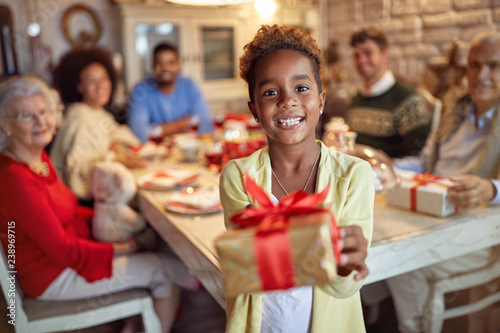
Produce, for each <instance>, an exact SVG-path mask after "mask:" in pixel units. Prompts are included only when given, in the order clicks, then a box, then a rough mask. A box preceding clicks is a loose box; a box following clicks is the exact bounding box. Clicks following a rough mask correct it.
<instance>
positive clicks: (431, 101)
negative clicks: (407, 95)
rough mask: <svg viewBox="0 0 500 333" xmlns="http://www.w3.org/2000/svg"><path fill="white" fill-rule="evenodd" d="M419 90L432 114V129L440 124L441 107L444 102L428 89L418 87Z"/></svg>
mask: <svg viewBox="0 0 500 333" xmlns="http://www.w3.org/2000/svg"><path fill="white" fill-rule="evenodd" d="M417 92H418V93H419V94H420V95H421V96H422V97H423V98H424V99H425V101H426V103H427V107H428V108H429V111H430V115H431V131H432V130H433V129H434V128H436V127H437V126H438V125H439V120H440V119H441V109H442V108H443V103H442V102H441V100H440V99H439V98H436V97H434V96H433V95H432V94H431V93H430V92H429V91H428V90H426V89H424V88H418V89H417Z"/></svg>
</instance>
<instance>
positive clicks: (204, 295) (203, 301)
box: [0, 290, 226, 333]
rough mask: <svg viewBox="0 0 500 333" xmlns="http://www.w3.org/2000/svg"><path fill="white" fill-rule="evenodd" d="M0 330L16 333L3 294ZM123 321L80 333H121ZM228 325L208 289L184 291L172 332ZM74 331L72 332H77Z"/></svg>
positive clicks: (213, 332) (207, 332)
mask: <svg viewBox="0 0 500 333" xmlns="http://www.w3.org/2000/svg"><path fill="white" fill-rule="evenodd" d="M0 308H1V309H2V310H1V311H0V316H2V319H1V320H0V332H1V333H14V332H15V331H14V327H13V326H12V325H10V324H8V323H7V320H4V319H3V318H7V316H6V314H7V311H6V309H7V305H6V303H5V299H4V298H3V296H0ZM122 325H123V323H122V322H121V321H118V322H112V323H108V324H105V325H100V326H95V327H91V328H87V329H83V330H78V331H75V332H78V333H119V332H120V329H121V327H122ZM225 326H226V315H225V312H224V310H223V309H222V308H221V307H220V306H219V304H217V302H216V301H215V300H214V299H213V298H212V296H210V294H209V293H208V292H207V291H206V290H200V291H183V294H182V299H181V304H180V308H179V314H178V318H177V319H176V322H175V324H174V327H173V329H172V333H202V332H203V333H223V332H224V330H225ZM75 332H72V333H75Z"/></svg>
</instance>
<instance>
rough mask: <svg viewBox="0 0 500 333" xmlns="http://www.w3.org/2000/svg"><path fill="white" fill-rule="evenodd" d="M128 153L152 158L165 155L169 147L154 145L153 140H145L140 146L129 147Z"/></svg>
mask: <svg viewBox="0 0 500 333" xmlns="http://www.w3.org/2000/svg"><path fill="white" fill-rule="evenodd" d="M128 152H129V154H130V155H132V156H137V157H142V158H147V159H150V158H154V157H160V158H162V157H167V156H168V155H169V154H170V152H169V149H168V148H167V147H166V146H164V145H161V144H160V145H156V144H155V143H153V142H146V143H145V144H143V145H142V146H141V147H140V148H135V149H129V151H128Z"/></svg>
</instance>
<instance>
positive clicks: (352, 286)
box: [220, 25, 374, 332]
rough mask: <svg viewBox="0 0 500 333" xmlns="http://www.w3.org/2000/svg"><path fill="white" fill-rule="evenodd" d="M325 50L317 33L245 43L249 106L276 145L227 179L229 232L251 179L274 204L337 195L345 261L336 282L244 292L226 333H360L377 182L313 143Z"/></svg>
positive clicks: (329, 201) (233, 303)
mask: <svg viewBox="0 0 500 333" xmlns="http://www.w3.org/2000/svg"><path fill="white" fill-rule="evenodd" d="M321 59H322V55H321V50H320V49H319V47H318V46H317V44H316V41H315V40H314V39H313V38H312V36H311V35H310V33H307V32H303V31H301V30H299V29H297V28H293V27H287V26H277V25H274V26H262V28H261V29H260V30H259V31H258V33H257V35H256V36H255V37H254V39H253V40H252V41H251V42H250V43H249V44H247V45H246V46H245V53H244V55H243V56H242V57H241V59H240V75H241V77H242V78H243V79H244V80H245V81H246V82H247V83H248V91H249V97H250V101H249V102H248V106H249V108H250V111H251V112H252V114H253V116H254V117H255V120H256V121H258V122H260V123H261V125H262V128H263V129H264V131H265V132H266V135H267V140H268V143H269V148H267V149H263V150H260V151H257V152H256V153H254V154H253V155H251V156H249V157H247V158H245V159H239V160H233V161H230V162H229V163H228V164H227V166H226V168H225V169H224V171H223V172H222V174H221V181H220V195H221V202H222V205H223V207H224V218H225V222H226V225H227V226H229V224H230V217H231V216H232V215H233V214H235V213H236V212H238V211H241V210H242V209H244V208H245V207H247V206H248V205H256V203H255V202H254V201H253V200H252V198H251V197H249V196H248V195H247V194H246V193H245V190H244V186H243V175H244V174H249V176H251V177H252V178H253V179H255V180H256V182H257V183H259V184H260V185H261V186H263V188H264V190H265V191H266V192H267V193H268V194H269V195H271V197H272V198H273V200H275V201H277V200H278V199H280V198H281V197H282V196H285V195H287V194H289V193H292V192H294V191H296V190H304V191H305V192H306V193H307V194H311V193H313V192H315V191H320V190H322V189H324V188H325V187H326V186H331V190H330V192H329V194H328V196H327V198H326V199H325V201H324V203H323V207H325V208H329V209H331V211H332V212H333V214H334V216H335V218H336V220H337V221H338V225H339V227H340V242H339V245H340V248H341V251H342V255H341V260H340V263H339V264H338V274H339V276H338V277H337V279H336V281H335V282H334V283H333V284H332V285H324V286H305V287H299V288H293V289H289V290H285V291H274V292H267V293H258V294H246V295H243V294H242V295H239V296H238V297H237V298H236V299H228V300H227V305H226V311H227V314H228V331H229V332H363V331H364V330H365V329H364V324H363V316H362V310H361V302H360V298H359V292H358V291H359V289H360V288H361V286H362V284H363V278H364V277H365V276H366V275H367V274H368V270H367V268H366V266H365V258H366V255H367V249H368V246H369V240H370V239H371V235H372V222H373V198H374V183H373V174H372V170H371V168H370V166H369V164H368V163H366V162H364V161H361V160H359V159H357V158H354V157H350V156H347V155H344V154H342V153H339V152H334V151H331V150H329V149H328V148H327V147H326V146H325V145H323V143H322V142H321V141H317V140H316V139H315V127H316V124H317V123H318V120H319V117H320V114H321V113H322V110H323V107H324V104H325V92H324V91H322V89H321V81H320V72H321Z"/></svg>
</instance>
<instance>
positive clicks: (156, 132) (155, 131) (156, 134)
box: [146, 125, 165, 167]
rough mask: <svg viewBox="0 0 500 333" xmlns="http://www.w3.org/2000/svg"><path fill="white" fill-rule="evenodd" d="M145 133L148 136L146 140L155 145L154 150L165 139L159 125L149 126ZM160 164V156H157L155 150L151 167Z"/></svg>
mask: <svg viewBox="0 0 500 333" xmlns="http://www.w3.org/2000/svg"><path fill="white" fill-rule="evenodd" d="M146 133H147V134H148V138H149V139H150V140H151V141H153V142H154V143H155V144H156V148H158V145H159V144H160V143H161V142H162V141H163V138H164V137H165V136H164V135H163V128H162V127H161V125H150V126H148V127H147V128H146ZM159 164H160V156H159V154H158V149H156V151H155V154H154V155H153V165H154V166H155V167H157V166H159Z"/></svg>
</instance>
